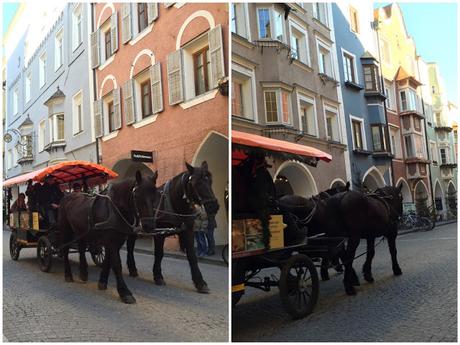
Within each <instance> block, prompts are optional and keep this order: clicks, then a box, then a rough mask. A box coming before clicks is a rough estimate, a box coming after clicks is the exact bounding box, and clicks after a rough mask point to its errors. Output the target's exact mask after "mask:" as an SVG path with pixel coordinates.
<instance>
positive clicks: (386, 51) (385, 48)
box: [380, 38, 391, 64]
mask: <svg viewBox="0 0 460 345" xmlns="http://www.w3.org/2000/svg"><path fill="white" fill-rule="evenodd" d="M380 42H381V43H382V47H381V48H382V60H383V62H385V63H386V64H390V63H391V60H390V56H391V54H390V44H389V43H388V41H387V40H385V39H384V38H381V39H380Z"/></svg>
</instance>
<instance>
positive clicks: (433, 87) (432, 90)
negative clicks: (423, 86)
mask: <svg viewBox="0 0 460 345" xmlns="http://www.w3.org/2000/svg"><path fill="white" fill-rule="evenodd" d="M431 93H433V94H435V93H436V87H435V86H434V85H433V86H432V87H431Z"/></svg>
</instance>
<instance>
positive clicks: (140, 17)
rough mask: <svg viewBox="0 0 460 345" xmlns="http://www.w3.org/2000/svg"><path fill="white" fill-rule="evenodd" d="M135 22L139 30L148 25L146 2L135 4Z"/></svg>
mask: <svg viewBox="0 0 460 345" xmlns="http://www.w3.org/2000/svg"><path fill="white" fill-rule="evenodd" d="M137 24H138V29H139V32H141V31H143V30H144V29H145V28H146V27H147V26H148V25H149V22H148V18H147V4H146V3H139V4H137Z"/></svg>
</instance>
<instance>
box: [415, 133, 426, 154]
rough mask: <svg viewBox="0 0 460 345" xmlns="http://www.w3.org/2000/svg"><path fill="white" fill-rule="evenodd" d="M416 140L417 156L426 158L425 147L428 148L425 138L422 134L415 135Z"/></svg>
mask: <svg viewBox="0 0 460 345" xmlns="http://www.w3.org/2000/svg"><path fill="white" fill-rule="evenodd" d="M414 142H415V156H416V157H417V158H422V159H423V158H425V149H426V146H425V145H426V144H425V141H424V140H423V137H422V136H421V135H414Z"/></svg>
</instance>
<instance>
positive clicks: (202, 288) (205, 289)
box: [196, 283, 210, 293]
mask: <svg viewBox="0 0 460 345" xmlns="http://www.w3.org/2000/svg"><path fill="white" fill-rule="evenodd" d="M196 290H197V291H198V292H199V293H209V291H210V290H209V288H208V286H207V285H206V283H205V284H204V285H200V286H196Z"/></svg>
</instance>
